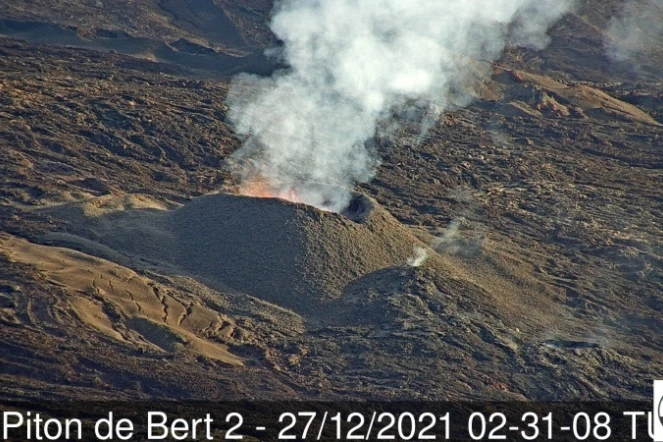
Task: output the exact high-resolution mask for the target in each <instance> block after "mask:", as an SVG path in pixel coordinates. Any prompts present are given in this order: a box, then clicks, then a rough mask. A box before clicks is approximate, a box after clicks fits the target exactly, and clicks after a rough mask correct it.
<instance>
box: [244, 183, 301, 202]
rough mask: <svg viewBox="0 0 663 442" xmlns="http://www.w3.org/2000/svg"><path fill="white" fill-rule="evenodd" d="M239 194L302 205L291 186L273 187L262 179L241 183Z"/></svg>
mask: <svg viewBox="0 0 663 442" xmlns="http://www.w3.org/2000/svg"><path fill="white" fill-rule="evenodd" d="M239 194H240V195H245V196H250V197H253V198H279V199H283V200H287V201H292V202H293V203H302V202H303V201H302V199H301V198H300V197H299V196H298V195H297V192H295V189H294V188H293V187H292V186H287V185H283V186H278V187H277V186H273V185H271V184H268V183H267V182H265V181H264V180H262V179H252V180H249V181H247V182H245V183H242V185H240V187H239Z"/></svg>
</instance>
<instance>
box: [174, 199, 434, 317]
mask: <svg viewBox="0 0 663 442" xmlns="http://www.w3.org/2000/svg"><path fill="white" fill-rule="evenodd" d="M353 204H354V206H351V209H350V210H349V211H346V213H345V214H344V215H342V214H337V213H333V212H325V211H321V210H319V209H316V208H314V207H311V206H306V205H303V204H293V203H290V202H286V201H283V200H278V199H263V198H250V197H243V196H236V195H229V194H215V195H208V196H204V197H201V198H198V199H197V200H195V201H192V202H191V203H189V204H186V205H185V206H184V207H182V208H180V209H178V210H176V211H174V212H173V213H172V222H173V224H172V225H173V233H174V235H175V237H176V240H175V241H176V250H177V252H176V255H177V257H176V259H177V263H178V265H180V266H182V267H184V268H187V269H188V270H189V271H191V272H192V273H195V274H198V275H200V276H203V277H204V278H205V279H207V280H211V281H214V282H216V283H218V284H222V285H225V286H226V287H227V288H230V289H233V290H237V291H241V292H245V293H249V294H252V295H254V296H259V297H261V298H263V299H266V300H268V301H271V302H275V303H277V304H279V305H281V306H284V307H287V308H292V309H294V310H296V311H297V310H299V311H301V310H302V309H303V308H309V307H313V306H314V305H318V304H319V303H320V301H323V300H329V299H333V298H336V297H338V296H339V295H340V293H341V292H342V290H343V288H344V287H345V286H346V285H347V284H348V283H350V282H351V281H353V280H355V279H357V278H360V277H362V276H365V275H367V274H369V273H371V272H374V271H376V270H379V269H384V268H387V267H394V266H404V265H406V261H407V259H408V257H409V256H411V255H412V253H413V250H414V247H415V246H422V247H423V246H424V244H423V243H421V242H420V241H419V240H418V239H417V238H416V237H414V236H413V235H412V233H410V231H408V230H407V229H406V228H405V227H403V226H402V225H401V224H400V223H398V222H397V221H396V220H395V219H394V218H393V217H392V216H391V215H389V214H388V213H387V212H386V211H385V210H384V209H383V208H382V207H380V206H379V205H378V204H377V203H376V202H375V201H372V200H370V199H369V198H368V197H365V196H363V195H359V194H356V195H355V199H354V201H353Z"/></svg>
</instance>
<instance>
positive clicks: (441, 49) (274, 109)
mask: <svg viewBox="0 0 663 442" xmlns="http://www.w3.org/2000/svg"><path fill="white" fill-rule="evenodd" d="M571 1H572V0H283V1H281V2H280V3H278V5H277V6H276V7H275V10H274V14H273V18H272V21H271V28H272V30H273V31H274V33H275V34H276V36H278V37H279V38H280V39H281V40H282V41H283V43H284V46H283V50H282V52H281V53H280V55H281V56H282V57H283V59H284V61H285V62H286V63H287V65H288V66H289V68H287V69H284V70H281V71H279V72H277V73H275V74H274V75H273V76H272V77H271V78H259V77H257V76H252V75H240V76H238V77H236V78H235V79H234V81H233V84H232V87H231V90H230V94H229V104H230V113H229V117H230V120H231V122H232V123H233V124H234V129H235V131H236V133H237V134H238V135H240V136H241V137H242V138H243V142H244V144H243V147H242V148H241V149H240V150H239V151H238V152H237V153H236V154H235V156H234V160H235V162H236V164H237V169H236V170H235V171H236V172H238V173H240V174H242V175H243V178H244V179H254V178H255V177H256V176H258V177H260V178H261V179H262V180H264V181H266V182H268V183H269V184H270V185H271V186H272V187H274V190H275V193H276V194H283V193H287V192H288V191H289V189H291V188H293V187H295V188H296V190H297V197H298V199H299V200H300V201H303V202H306V203H308V204H311V205H315V206H318V207H322V208H326V209H329V210H334V211H340V210H342V209H343V208H344V207H345V205H346V204H347V203H348V201H349V197H350V193H349V189H350V188H351V187H352V186H353V185H354V184H356V183H361V182H366V181H368V180H370V179H371V177H372V176H373V173H374V170H375V168H376V166H377V165H378V164H379V160H378V159H377V158H376V156H375V154H374V152H371V149H370V148H369V147H367V141H369V140H371V139H372V138H373V137H374V136H375V135H376V133H377V132H378V131H379V127H393V125H391V124H384V125H379V123H381V122H384V121H385V120H386V119H388V118H389V115H390V114H393V113H394V111H396V112H398V111H399V110H400V109H404V108H407V107H408V106H409V105H411V104H412V103H417V105H419V104H420V103H427V102H431V103H434V106H433V107H432V108H434V109H435V110H436V111H435V112H433V113H432V115H433V117H436V116H437V115H438V114H439V112H440V111H443V110H444V109H446V108H447V107H448V106H449V104H450V102H451V101H452V97H457V96H459V95H460V96H462V95H464V94H465V95H466V94H468V92H469V91H468V90H467V89H468V87H469V86H468V85H467V84H465V76H466V74H467V73H468V72H469V71H470V70H476V60H482V61H491V60H494V59H495V58H497V57H498V56H499V55H500V53H501V51H502V50H503V49H504V47H505V42H506V41H507V40H509V41H510V42H511V43H513V44H520V45H525V46H528V47H532V48H542V47H543V46H545V45H546V44H547V42H548V37H547V36H546V34H545V32H546V30H547V29H548V27H549V26H550V25H551V24H552V23H554V22H555V21H556V20H557V19H559V18H560V17H561V16H562V15H563V14H564V13H566V12H567V11H568V9H569V8H570V6H571ZM425 113H426V116H427V117H430V115H431V113H429V112H425ZM422 120H423V121H422V123H423V124H424V125H430V118H423V119H422Z"/></svg>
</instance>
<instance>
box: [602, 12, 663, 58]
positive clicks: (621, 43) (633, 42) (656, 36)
mask: <svg viewBox="0 0 663 442" xmlns="http://www.w3.org/2000/svg"><path fill="white" fill-rule="evenodd" d="M661 44H663V1H661V0H628V1H626V2H625V3H624V9H623V10H622V11H621V13H620V14H618V15H617V16H615V17H613V19H612V20H611V21H610V25H609V27H608V35H607V38H606V49H607V52H608V55H609V56H611V57H612V58H613V59H614V60H617V61H630V60H633V59H637V58H638V56H646V55H647V53H648V52H649V51H658V50H660V47H661Z"/></svg>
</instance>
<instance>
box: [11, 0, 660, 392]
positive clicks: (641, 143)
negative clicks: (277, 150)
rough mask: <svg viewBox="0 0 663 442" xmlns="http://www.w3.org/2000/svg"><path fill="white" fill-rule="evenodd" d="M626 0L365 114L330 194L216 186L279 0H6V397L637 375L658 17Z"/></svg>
mask: <svg viewBox="0 0 663 442" xmlns="http://www.w3.org/2000/svg"><path fill="white" fill-rule="evenodd" d="M640 3H643V4H644V3H646V2H640ZM637 5H638V2H632V4H630V5H625V3H624V2H623V1H618V0H611V1H599V0H582V1H580V2H579V3H578V5H577V8H576V10H575V12H573V13H570V14H568V15H566V16H565V17H564V18H563V19H562V20H561V21H560V22H559V23H557V24H556V25H555V26H554V27H553V28H552V29H551V30H550V35H551V37H552V41H551V43H550V45H549V46H548V47H547V48H546V49H544V50H542V51H534V50H530V49H523V48H516V47H513V48H509V49H508V50H507V51H506V52H505V53H504V54H503V56H502V57H501V58H500V59H499V60H497V61H495V62H493V63H492V64H491V65H490V66H489V67H488V69H486V72H488V73H487V74H486V75H483V76H481V77H480V78H477V79H476V87H475V88H474V91H475V93H474V97H473V100H472V102H471V103H470V104H469V105H467V106H466V107H462V108H457V109H452V110H449V111H447V112H445V113H444V114H443V115H442V116H441V117H440V118H439V119H438V120H437V121H435V122H434V124H433V127H432V128H431V130H430V131H429V132H428V133H427V134H426V135H425V138H424V139H423V140H421V139H418V132H417V131H416V130H415V129H412V130H410V129H409V127H408V125H407V124H403V126H402V128H401V130H399V131H398V132H396V133H393V134H392V135H391V136H389V137H378V138H377V139H376V140H375V149H376V150H377V153H378V154H379V156H380V157H381V160H382V162H381V164H380V166H379V168H378V169H377V173H376V177H375V178H374V179H373V180H372V181H370V182H369V183H368V184H363V185H360V186H358V187H357V188H356V189H355V190H356V192H357V194H356V198H358V199H357V204H356V205H355V207H354V209H353V210H355V212H356V213H354V214H352V216H350V215H347V214H346V215H347V216H346V215H343V214H336V213H330V212H325V211H321V210H318V209H316V208H314V207H310V206H306V205H303V204H296V203H291V202H288V201H283V200H280V199H269V198H268V199H263V198H248V197H242V196H238V195H233V194H228V193H225V190H226V189H228V187H229V186H231V185H232V177H231V175H230V173H229V171H228V159H229V156H230V155H231V154H232V153H233V152H234V151H235V150H236V149H238V147H239V146H240V141H239V140H238V138H237V137H236V136H235V135H234V133H233V131H232V129H231V127H230V126H229V124H228V121H227V114H228V107H227V105H226V104H225V97H226V94H227V92H228V88H229V82H230V78H231V76H232V75H233V74H236V73H238V72H252V73H256V74H269V73H270V72H272V71H274V69H276V68H277V66H276V62H275V61H274V60H273V59H270V58H266V57H265V56H264V55H263V53H264V50H265V49H266V48H269V47H272V46H274V45H277V44H278V41H277V40H276V38H275V37H274V36H273V35H272V34H271V33H270V30H269V27H268V26H267V21H268V19H269V16H270V12H269V11H270V9H271V6H272V5H271V4H270V2H268V1H267V0H264V1H263V0H242V1H230V0H145V1H126V0H97V1H94V0H85V1H76V2H74V1H71V0H48V1H47V0H24V1H20V2H16V1H15V0H0V330H1V331H0V397H3V398H4V399H30V398H39V399H62V398H77V399H153V398H170V399H213V400H219V399H247V398H248V399H270V400H283V399H294V398H297V399H305V398H308V399H311V398H312V399H335V398H342V399H380V400H386V399H389V400H392V399H431V400H441V399H462V400H473V399H476V400H478V399H490V400H511V399H518V400H523V399H527V400H558V401H561V400H583V399H586V400H607V399H648V398H649V397H650V395H651V381H652V379H656V378H660V377H661V374H662V371H661V367H663V334H662V333H661V330H663V227H662V221H663V69H662V68H663V50H662V49H661V48H663V33H661V32H659V33H654V35H650V36H648V37H647V38H643V39H640V40H639V41H637V42H634V41H632V39H630V40H628V41H625V42H624V41H621V40H619V38H620V35H615V33H614V32H613V33H612V34H611V31H610V30H611V29H614V23H615V20H616V19H615V17H620V14H623V11H625V10H626V9H625V8H631V9H632V8H637ZM631 12H632V13H634V12H633V11H631ZM662 14H663V12H662ZM659 19H660V20H661V21H663V15H661V16H659ZM647 29H648V28H646V27H645V28H644V29H639V30H638V32H641V33H643V32H644V33H646V31H647ZM634 32H635V31H634ZM657 39H658V40H657ZM615 48H616V49H615ZM611 51H613V52H614V51H617V52H619V54H621V55H619V56H614V55H611ZM620 51H621V52H620ZM624 54H625V55H624ZM477 63H483V62H480V61H477ZM417 250H419V251H422V250H423V251H425V253H426V255H427V259H426V260H425V261H424V262H423V263H417V265H413V259H415V260H416V256H415V257H413V254H415V252H416V251H417ZM422 261H423V259H422ZM419 264H420V265H419Z"/></svg>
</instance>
